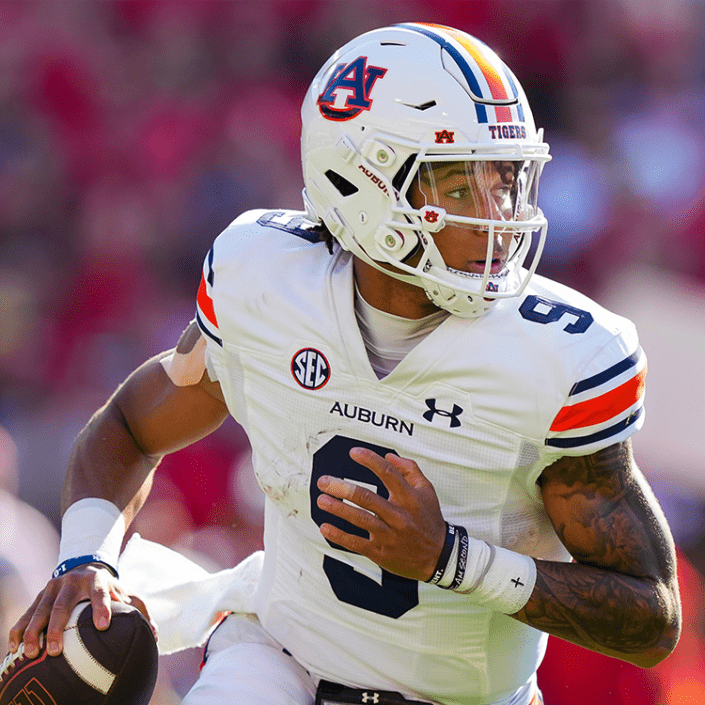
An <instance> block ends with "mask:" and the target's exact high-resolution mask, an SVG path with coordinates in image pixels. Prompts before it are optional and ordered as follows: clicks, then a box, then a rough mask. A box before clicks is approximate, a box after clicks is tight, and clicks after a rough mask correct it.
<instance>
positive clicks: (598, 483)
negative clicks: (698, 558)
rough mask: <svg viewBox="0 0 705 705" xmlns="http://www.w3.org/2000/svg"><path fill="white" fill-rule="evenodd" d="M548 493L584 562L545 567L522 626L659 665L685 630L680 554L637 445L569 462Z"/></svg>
mask: <svg viewBox="0 0 705 705" xmlns="http://www.w3.org/2000/svg"><path fill="white" fill-rule="evenodd" d="M540 484H541V491H542V495H543V499H544V505H545V507H546V511H547V513H548V516H549V517H550V519H551V521H552V522H553V526H554V528H555V530H556V533H557V534H558V536H559V537H560V538H561V541H562V542H563V544H564V545H565V546H566V548H567V549H568V550H569V551H570V553H571V555H572V556H573V557H574V558H575V560H576V563H572V564H571V563H568V564H566V563H554V562H548V561H537V567H538V576H537V582H536V587H535V589H534V593H533V595H532V597H531V599H530V600H529V602H528V604H527V605H526V606H525V607H524V609H522V610H521V611H520V612H519V613H518V614H516V615H515V617H516V618H517V619H519V620H520V621H522V622H525V623H527V624H530V625H531V626H534V627H536V628H537V629H541V630H543V631H546V632H549V633H551V634H554V635H556V636H559V637H561V638H563V639H567V640H568V641H572V642H574V643H577V644H580V645H582V646H585V647H587V648H589V649H592V650H595V651H599V652H602V653H606V654H609V655H611V656H617V657H618V658H623V659H626V660H628V661H631V662H633V663H636V664H638V665H643V666H648V665H653V664H654V663H657V662H658V661H660V660H661V659H662V658H664V657H665V656H666V655H667V654H668V653H670V651H671V650H672V649H673V647H674V646H675V643H676V641H677V639H678V631H679V627H680V604H679V600H678V589H677V584H676V577H675V549H674V546H673V541H672V539H671V536H670V532H669V530H668V526H667V524H666V521H665V519H664V517H663V514H662V512H661V510H660V508H659V506H658V503H657V501H656V499H655V498H654V496H653V494H652V492H651V490H650V488H649V487H648V485H647V483H646V481H645V480H644V478H643V476H642V475H641V473H640V472H639V470H638V468H636V466H635V465H634V463H633V460H632V456H631V449H630V447H629V445H628V444H626V443H625V444H621V445H615V446H611V447H610V448H607V449H605V450H603V451H600V452H598V453H595V454H594V455H591V456H586V457H579V458H568V457H566V458H561V459H560V460H559V461H558V462H557V463H554V464H553V465H551V466H550V467H549V468H546V470H545V471H544V472H543V474H542V476H541V481H540Z"/></svg>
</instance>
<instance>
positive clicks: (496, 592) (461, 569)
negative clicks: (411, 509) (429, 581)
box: [435, 526, 536, 614]
mask: <svg viewBox="0 0 705 705" xmlns="http://www.w3.org/2000/svg"><path fill="white" fill-rule="evenodd" d="M453 528H454V533H455V543H454V545H453V550H452V551H451V553H450V556H449V558H448V562H447V565H446V566H441V568H442V572H440V574H441V578H440V579H439V580H436V581H435V584H436V585H437V586H438V587H440V588H444V589H446V590H453V591H454V592H457V593H460V594H462V595H468V597H469V598H470V601H471V602H472V603H473V604H475V605H480V606H482V607H486V608H487V609H489V610H493V611H495V612H503V613H504V614H514V613H515V612H518V611H519V610H520V609H521V608H522V607H523V606H524V605H525V604H526V603H527V602H528V601H529V598H530V597H531V593H532V592H533V589H534V585H535V583H536V563H535V562H534V559H533V558H531V557H530V556H525V555H523V554H521V553H516V552H514V551H509V550H507V549H506V548H502V547H501V546H493V545H491V544H488V543H487V542H486V541H480V540H478V539H474V538H472V537H471V536H469V535H468V532H467V529H465V527H463V526H455V527H453Z"/></svg>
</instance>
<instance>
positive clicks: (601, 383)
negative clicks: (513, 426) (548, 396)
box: [545, 347, 647, 452]
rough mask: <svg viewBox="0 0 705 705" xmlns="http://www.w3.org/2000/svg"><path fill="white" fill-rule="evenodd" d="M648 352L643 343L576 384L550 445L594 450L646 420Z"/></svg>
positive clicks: (553, 429)
mask: <svg viewBox="0 0 705 705" xmlns="http://www.w3.org/2000/svg"><path fill="white" fill-rule="evenodd" d="M646 369H647V365H646V355H645V354H644V351H643V350H642V349H641V347H639V348H637V350H636V351H635V352H634V353H632V354H631V355H629V356H628V357H625V358H624V359H622V360H620V361H619V362H617V363H616V364H614V365H612V366H611V367H608V368H607V369H605V370H603V371H602V372H599V373H597V374H594V375H591V376H590V377H586V378H584V379H582V380H580V381H579V382H576V383H575V384H574V385H573V388H572V389H571V390H570V394H569V395H568V400H567V402H566V404H565V405H564V406H563V408H562V409H561V410H560V411H559V412H558V414H557V415H556V417H555V418H554V419H553V423H552V424H551V428H550V430H549V433H548V437H547V438H546V441H545V443H546V445H547V446H552V447H554V448H562V449H575V450H580V451H581V452H582V451H585V452H592V451H593V449H596V448H598V447H603V446H605V445H607V444H609V443H616V442H618V441H620V440H623V439H624V438H626V437H627V436H629V435H631V433H632V432H633V431H634V430H636V429H635V428H632V427H633V426H635V425H636V424H638V426H641V424H642V423H643V412H644V385H645V378H646Z"/></svg>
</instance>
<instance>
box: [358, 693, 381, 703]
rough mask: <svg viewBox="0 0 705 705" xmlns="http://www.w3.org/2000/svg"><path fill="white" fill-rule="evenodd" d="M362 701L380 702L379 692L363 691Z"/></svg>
mask: <svg viewBox="0 0 705 705" xmlns="http://www.w3.org/2000/svg"><path fill="white" fill-rule="evenodd" d="M362 702H363V703H378V702H379V693H368V692H367V691H364V692H363V693H362Z"/></svg>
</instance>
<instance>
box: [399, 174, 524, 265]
mask: <svg viewBox="0 0 705 705" xmlns="http://www.w3.org/2000/svg"><path fill="white" fill-rule="evenodd" d="M517 171H518V169H517V162H510V161H506V162H479V161H478V162H436V163H423V164H422V165H421V167H420V169H419V173H418V176H417V178H416V180H415V183H414V186H413V190H412V194H411V204H412V206H413V207H414V208H423V207H424V206H427V205H433V206H439V207H440V208H443V209H444V210H445V211H446V213H447V214H448V216H453V215H455V216H462V217H467V218H482V219H487V220H494V221H507V220H512V219H514V218H515V217H517V214H516V201H517V180H516V174H517ZM433 238H434V241H435V243H436V245H437V246H438V249H439V250H440V252H441V254H442V256H443V259H444V260H445V262H446V264H447V265H448V266H449V267H452V268H453V269H458V270H460V271H464V272H475V273H479V274H482V273H484V271H485V260H486V258H487V238H488V229H487V228H483V227H482V226H480V225H470V224H467V223H464V224H460V223H454V222H450V223H449V222H447V224H446V226H445V227H444V228H443V229H442V230H441V231H440V232H438V233H435V234H434V236H433ZM511 240H512V232H511V231H509V230H506V229H502V228H496V229H495V231H494V245H493V256H492V265H491V270H490V271H491V273H492V274H497V273H499V272H501V271H502V269H503V268H504V266H505V263H506V261H507V258H508V253H509V247H510V244H511Z"/></svg>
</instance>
